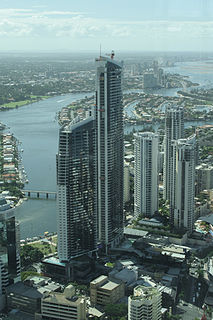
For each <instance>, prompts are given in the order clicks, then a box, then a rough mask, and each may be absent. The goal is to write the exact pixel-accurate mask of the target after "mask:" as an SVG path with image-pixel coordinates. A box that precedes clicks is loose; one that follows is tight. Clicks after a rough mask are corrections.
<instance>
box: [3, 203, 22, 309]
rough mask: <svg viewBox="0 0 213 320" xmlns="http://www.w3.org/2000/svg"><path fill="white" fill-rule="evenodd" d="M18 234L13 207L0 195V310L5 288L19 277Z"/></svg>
mask: <svg viewBox="0 0 213 320" xmlns="http://www.w3.org/2000/svg"><path fill="white" fill-rule="evenodd" d="M19 249H20V235H19V224H18V222H16V219H15V208H13V207H12V206H11V203H10V201H9V200H6V199H5V198H4V197H0V310H1V305H2V304H1V302H2V295H4V293H5V288H6V287H7V286H8V285H9V284H12V283H14V282H16V281H18V280H19V279H20V252H19Z"/></svg>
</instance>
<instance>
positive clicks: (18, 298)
mask: <svg viewBox="0 0 213 320" xmlns="http://www.w3.org/2000/svg"><path fill="white" fill-rule="evenodd" d="M6 295H7V308H8V310H12V309H19V310H21V311H24V312H26V313H30V314H34V313H35V312H40V310H41V298H42V293H41V292H39V290H38V289H37V288H33V287H29V286H27V285H25V284H24V283H23V282H21V281H19V282H17V283H15V284H12V285H10V286H9V287H7V288H6Z"/></svg>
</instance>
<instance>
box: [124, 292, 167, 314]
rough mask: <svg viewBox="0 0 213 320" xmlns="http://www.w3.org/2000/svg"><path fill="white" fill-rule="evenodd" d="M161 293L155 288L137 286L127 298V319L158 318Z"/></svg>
mask: <svg viewBox="0 0 213 320" xmlns="http://www.w3.org/2000/svg"><path fill="white" fill-rule="evenodd" d="M161 318H162V317H161V293H160V292H159V291H158V289H157V288H153V287H145V286H137V287H136V288H134V294H133V295H132V296H130V297H129V298H128V320H160V319H161Z"/></svg>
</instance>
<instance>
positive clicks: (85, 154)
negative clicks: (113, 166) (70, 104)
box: [57, 117, 97, 262]
mask: <svg viewBox="0 0 213 320" xmlns="http://www.w3.org/2000/svg"><path fill="white" fill-rule="evenodd" d="M95 152H96V150H95V127H94V119H93V117H89V118H87V119H84V120H82V121H80V119H78V118H75V119H74V120H73V121H72V122H71V124H69V125H65V126H63V127H62V128H61V129H60V134H59V149H58V154H57V215H58V255H59V259H60V261H65V262H68V261H70V259H71V258H74V257H78V256H80V255H83V254H85V253H88V252H92V251H94V250H96V247H97V216H96V207H95V202H94V199H96V158H95V154H96V153H95Z"/></svg>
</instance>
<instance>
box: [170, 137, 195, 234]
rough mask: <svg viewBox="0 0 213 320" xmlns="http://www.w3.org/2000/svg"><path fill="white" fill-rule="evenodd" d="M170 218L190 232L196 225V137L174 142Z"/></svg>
mask: <svg viewBox="0 0 213 320" xmlns="http://www.w3.org/2000/svg"><path fill="white" fill-rule="evenodd" d="M171 147H172V161H173V163H172V169H171V170H172V172H171V197H170V218H171V223H172V225H173V226H174V227H176V228H178V229H181V228H185V229H187V230H188V231H189V232H192V230H193V224H194V210H195V208H194V197H195V152H196V136H195V135H193V136H191V137H189V138H187V139H179V140H176V141H172V146H171Z"/></svg>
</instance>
